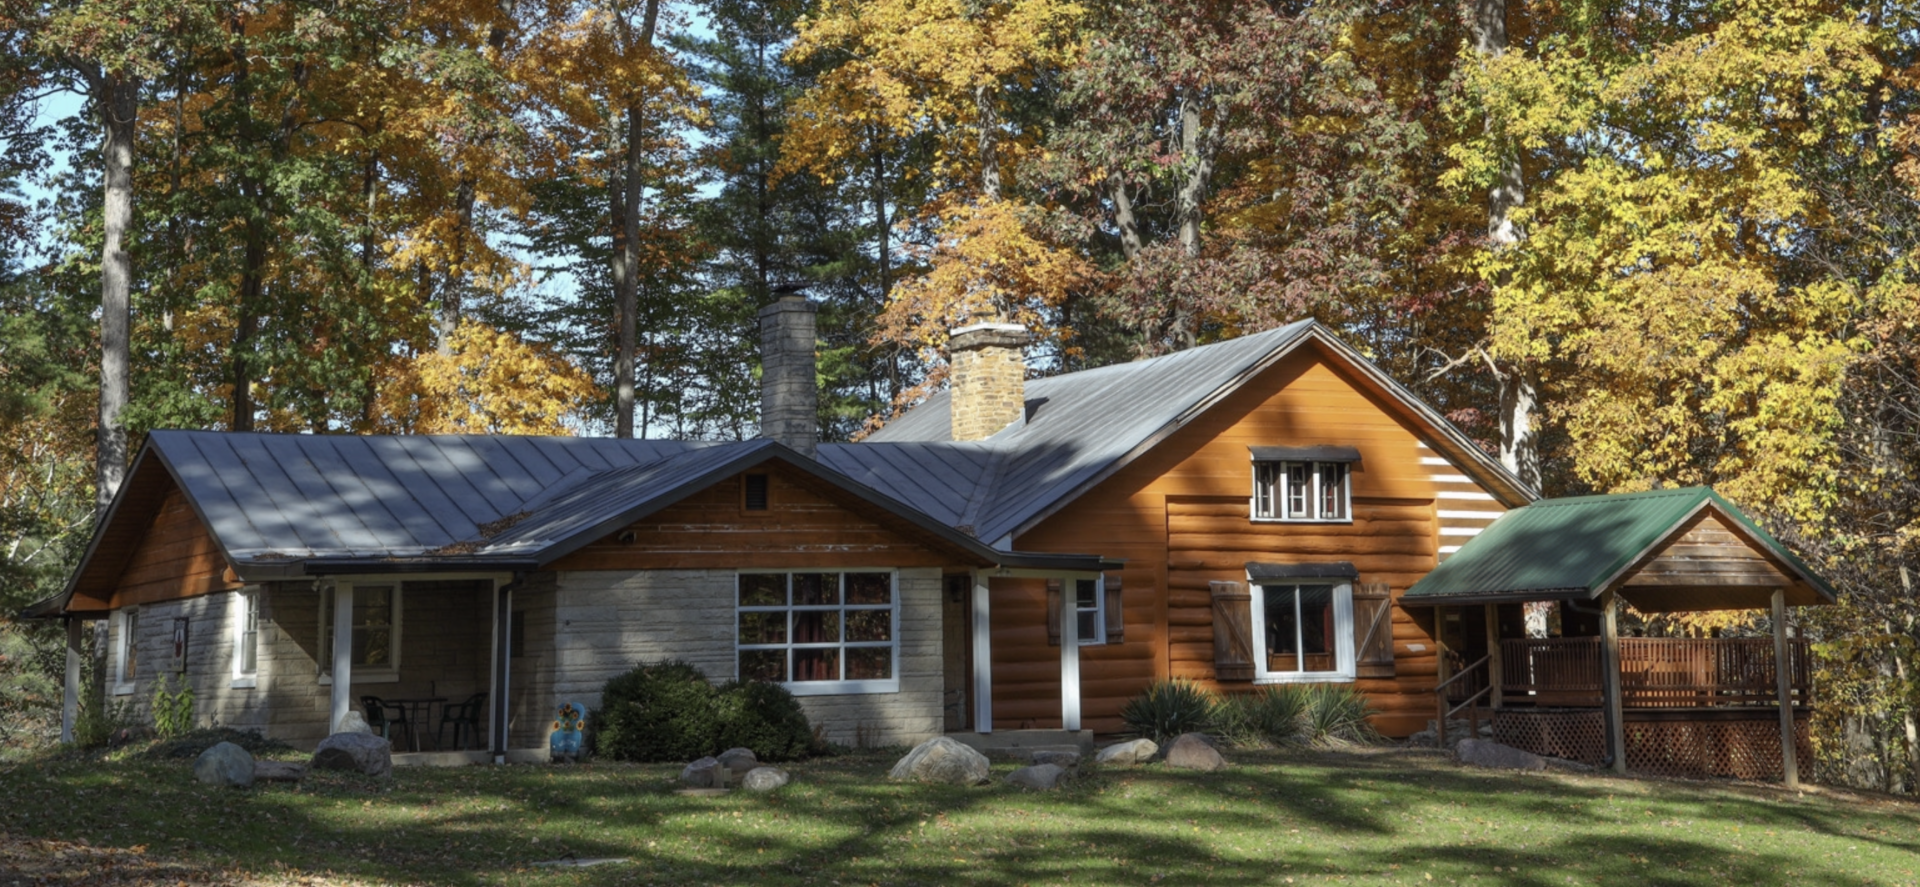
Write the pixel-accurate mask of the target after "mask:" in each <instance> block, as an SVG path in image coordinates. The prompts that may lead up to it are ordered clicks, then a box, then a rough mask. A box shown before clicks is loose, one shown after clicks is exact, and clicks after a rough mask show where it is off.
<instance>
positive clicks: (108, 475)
mask: <svg viewBox="0 0 1920 887" xmlns="http://www.w3.org/2000/svg"><path fill="white" fill-rule="evenodd" d="M95 82H96V83H97V84H98V86H99V90H98V93H99V94H97V95H96V99H97V100H98V102H99V106H100V116H101V130H102V136H101V145H100V158H101V163H102V165H103V167H104V168H103V169H102V178H103V179H104V180H105V183H106V193H105V195H104V196H105V201H104V211H103V212H102V216H103V222H104V229H105V237H104V238H103V241H102V243H101V246H100V414H99V429H98V431H97V432H96V435H95V447H96V452H95V455H94V513H95V514H96V515H104V514H106V511H107V506H109V505H111V504H112V503H113V496H114V494H115V493H117V492H119V490H120V484H121V482H122V481H124V480H126V477H127V427H126V423H125V421H124V420H123V419H122V417H121V413H122V412H124V411H125V410H126V408H127V401H128V399H129V396H130V394H131V391H132V388H131V383H130V381H129V375H128V373H129V366H130V364H131V363H132V358H131V345H130V344H129V340H130V332H129V327H130V326H131V323H132V320H131V313H132V311H131V308H130V305H131V301H130V300H131V296H132V290H133V257H132V256H130V255H129V254H128V253H127V245H126V239H127V229H128V228H129V227H131V226H132V224H133V139H134V124H135V123H136V121H137V118H138V115H139V111H140V83H139V81H138V80H136V79H134V78H133V77H132V76H131V75H127V74H115V73H110V72H102V73H101V75H100V76H99V77H98V78H97V79H96V81H95Z"/></svg>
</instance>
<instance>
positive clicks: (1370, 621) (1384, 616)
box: [1353, 582, 1393, 678]
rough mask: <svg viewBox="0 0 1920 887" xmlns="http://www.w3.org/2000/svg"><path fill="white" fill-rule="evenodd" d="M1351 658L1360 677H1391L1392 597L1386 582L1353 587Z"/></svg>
mask: <svg viewBox="0 0 1920 887" xmlns="http://www.w3.org/2000/svg"><path fill="white" fill-rule="evenodd" d="M1353 654H1354V659H1355V663H1354V664H1355V665H1356V666H1357V667H1358V668H1357V673H1358V675H1359V676H1360V677H1363V678H1390V677H1393V596H1392V593H1391V590H1390V589H1389V588H1388V586H1387V584H1386V583H1385V582H1361V583H1355V584H1354V586H1353Z"/></svg>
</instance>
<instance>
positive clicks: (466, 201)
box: [433, 172, 478, 357]
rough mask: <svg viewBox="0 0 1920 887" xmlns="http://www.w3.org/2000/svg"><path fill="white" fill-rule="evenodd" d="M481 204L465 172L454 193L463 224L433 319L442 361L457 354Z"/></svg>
mask: <svg viewBox="0 0 1920 887" xmlns="http://www.w3.org/2000/svg"><path fill="white" fill-rule="evenodd" d="M477 200H478V195H477V194H476V193H475V191H474V181H473V174H472V173H471V172H462V173H461V174H460V183H459V184H458V185H456V186H455V187H454V192H453V205H454V211H455V212H457V213H458V214H459V216H460V224H459V225H457V226H455V227H454V229H453V262H452V264H451V265H450V266H449V267H448V268H447V279H446V281H445V282H443V283H442V284H441V286H440V305H439V308H438V309H437V310H435V311H434V315H433V347H434V350H435V351H436V352H438V353H439V354H440V356H442V357H447V356H450V355H452V354H453V333H454V330H456V329H458V328H459V327H460V310H461V307H462V305H461V300H462V299H463V298H464V297H465V295H466V281H467V252H468V250H469V249H470V246H469V241H470V240H471V238H472V237H473V207H474V203H475V202H476V201H477Z"/></svg>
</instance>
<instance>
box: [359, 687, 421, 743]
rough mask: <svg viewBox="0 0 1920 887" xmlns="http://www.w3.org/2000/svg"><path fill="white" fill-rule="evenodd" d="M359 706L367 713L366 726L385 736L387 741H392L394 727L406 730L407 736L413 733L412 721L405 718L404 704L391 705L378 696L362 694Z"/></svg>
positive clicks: (405, 709)
mask: <svg viewBox="0 0 1920 887" xmlns="http://www.w3.org/2000/svg"><path fill="white" fill-rule="evenodd" d="M360 707H361V708H362V709H364V710H365V711H366V713H367V726H368V727H371V728H373V731H374V732H375V733H378V734H380V735H381V736H383V737H385V738H386V740H387V741H388V742H392V741H393V734H394V731H395V730H396V729H398V730H404V731H406V733H407V735H409V736H411V735H413V722H411V721H409V720H407V707H406V706H404V705H393V704H391V703H389V702H387V701H386V700H384V699H381V698H380V697H378V696H362V697H360Z"/></svg>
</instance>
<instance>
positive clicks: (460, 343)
mask: <svg viewBox="0 0 1920 887" xmlns="http://www.w3.org/2000/svg"><path fill="white" fill-rule="evenodd" d="M449 343H450V344H451V346H452V347H451V349H450V352H451V353H448V354H440V353H438V352H433V351H429V352H426V353H423V354H420V355H418V356H415V357H414V358H412V359H411V360H405V361H400V362H398V363H397V364H396V365H395V366H393V367H391V368H390V373H391V375H390V377H389V379H388V380H387V381H386V382H385V384H382V385H381V386H380V394H379V399H378V402H377V407H376V408H377V410H378V412H379V415H380V422H381V425H382V426H383V428H382V430H385V431H389V432H407V433H413V434H551V435H571V434H573V433H574V426H573V425H572V424H570V420H573V419H576V418H577V417H578V416H579V413H580V410H581V409H582V408H583V407H585V406H586V405H587V404H588V403H590V402H591V401H592V400H593V399H594V398H595V397H597V396H598V395H599V389H598V388H597V387H596V386H595V385H594V383H593V379H592V377H590V376H588V375H587V373H586V372H585V371H584V370H582V369H581V368H580V367H579V366H577V365H575V364H574V363H573V362H572V361H571V360H568V359H567V358H566V357H565V356H563V355H561V354H560V353H559V352H558V351H556V350H554V349H553V348H552V347H551V346H548V345H546V344H544V343H538V342H526V341H524V340H522V339H520V338H519V337H518V336H515V335H514V334H513V333H510V332H507V331H504V330H497V329H494V328H493V327H490V326H488V325H486V324H483V323H478V322H475V321H471V320H467V321H462V322H461V323H460V325H459V327H458V328H457V329H455V331H454V333H453V335H452V337H451V338H450V340H449Z"/></svg>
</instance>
